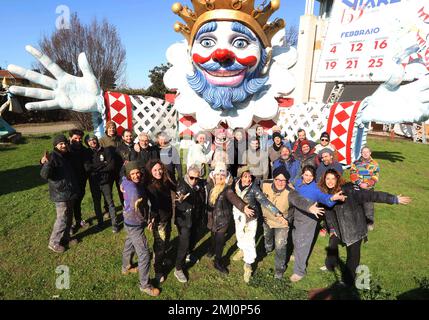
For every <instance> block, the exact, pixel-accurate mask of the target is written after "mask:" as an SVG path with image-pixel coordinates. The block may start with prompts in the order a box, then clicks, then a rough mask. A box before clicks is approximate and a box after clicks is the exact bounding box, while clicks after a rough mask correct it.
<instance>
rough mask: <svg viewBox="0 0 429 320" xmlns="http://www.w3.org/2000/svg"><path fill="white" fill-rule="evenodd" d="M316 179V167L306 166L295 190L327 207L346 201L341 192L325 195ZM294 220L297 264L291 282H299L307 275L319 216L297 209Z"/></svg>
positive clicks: (296, 183)
mask: <svg viewBox="0 0 429 320" xmlns="http://www.w3.org/2000/svg"><path fill="white" fill-rule="evenodd" d="M315 179H316V170H315V169H314V167H313V166H305V167H304V168H303V169H302V178H300V179H298V180H297V181H296V182H295V184H294V187H295V190H296V191H297V192H298V193H299V195H300V196H302V197H304V198H306V199H308V200H311V201H315V202H318V203H320V204H323V205H325V206H327V207H332V206H333V205H335V201H337V200H344V197H343V196H342V194H341V190H340V191H337V192H336V193H335V194H328V193H323V192H322V191H321V190H320V189H319V187H318V186H317V184H316V182H315ZM293 219H294V220H293V225H294V229H293V230H292V239H293V245H294V256H295V264H294V267H293V274H292V276H291V277H290V280H291V281H292V282H298V281H300V280H301V279H302V278H303V277H304V276H305V275H306V273H307V261H308V258H309V255H310V251H311V247H312V244H313V240H314V237H315V233H316V228H317V225H318V222H319V216H318V215H317V214H314V215H313V214H311V213H309V212H307V211H305V210H301V209H300V208H297V207H295V208H293Z"/></svg>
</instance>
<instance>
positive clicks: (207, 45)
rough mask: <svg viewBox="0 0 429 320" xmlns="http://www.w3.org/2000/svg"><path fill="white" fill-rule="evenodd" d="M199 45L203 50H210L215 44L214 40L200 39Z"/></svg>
mask: <svg viewBox="0 0 429 320" xmlns="http://www.w3.org/2000/svg"><path fill="white" fill-rule="evenodd" d="M200 43H201V45H202V46H203V47H204V48H212V47H214V46H215V44H216V42H214V40H212V39H207V38H206V39H202V40H201V42H200Z"/></svg>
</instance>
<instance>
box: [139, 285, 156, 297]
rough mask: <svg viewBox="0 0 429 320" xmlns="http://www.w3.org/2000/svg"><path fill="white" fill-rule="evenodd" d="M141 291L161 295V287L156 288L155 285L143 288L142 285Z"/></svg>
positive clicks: (152, 295)
mask: <svg viewBox="0 0 429 320" xmlns="http://www.w3.org/2000/svg"><path fill="white" fill-rule="evenodd" d="M140 291H141V292H144V293H146V294H148V295H150V296H151V297H157V296H159V289H158V288H154V287H147V288H142V287H140Z"/></svg>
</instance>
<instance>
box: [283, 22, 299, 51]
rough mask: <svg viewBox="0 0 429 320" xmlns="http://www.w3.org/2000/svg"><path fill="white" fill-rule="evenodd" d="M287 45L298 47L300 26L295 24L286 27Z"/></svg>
mask: <svg viewBox="0 0 429 320" xmlns="http://www.w3.org/2000/svg"><path fill="white" fill-rule="evenodd" d="M285 38H286V45H288V46H291V47H296V46H297V44H298V27H297V26H295V25H293V26H290V27H288V28H286V35H285Z"/></svg>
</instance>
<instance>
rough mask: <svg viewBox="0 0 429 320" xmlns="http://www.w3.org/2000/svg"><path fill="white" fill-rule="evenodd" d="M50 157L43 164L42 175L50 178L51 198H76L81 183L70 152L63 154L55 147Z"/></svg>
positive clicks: (67, 199) (47, 178)
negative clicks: (75, 171) (74, 169)
mask: <svg viewBox="0 0 429 320" xmlns="http://www.w3.org/2000/svg"><path fill="white" fill-rule="evenodd" d="M49 157H50V160H49V161H48V162H46V163H45V164H43V165H42V169H41V170H40V176H41V177H42V178H43V179H45V180H48V185H49V195H50V198H51V200H52V201H53V202H66V201H71V200H74V199H76V197H77V195H78V194H79V185H78V181H77V178H76V175H75V173H74V171H73V166H72V161H71V155H70V153H69V152H67V153H65V154H62V153H60V152H59V151H57V150H56V149H54V151H53V152H52V153H51V154H50V156H49Z"/></svg>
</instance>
